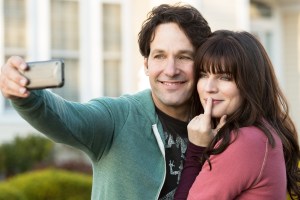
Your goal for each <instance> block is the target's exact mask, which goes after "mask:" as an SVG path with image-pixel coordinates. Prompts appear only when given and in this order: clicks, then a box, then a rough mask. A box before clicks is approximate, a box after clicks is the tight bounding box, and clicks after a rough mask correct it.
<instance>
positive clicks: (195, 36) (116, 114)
mask: <svg viewBox="0 0 300 200" xmlns="http://www.w3.org/2000/svg"><path fill="white" fill-rule="evenodd" d="M210 34H211V30H210V28H209V26H208V24H207V22H206V20H205V19H204V18H203V17H202V15H201V14H200V13H199V11H197V10H196V9H195V8H193V7H191V6H188V5H174V6H171V5H165V4H164V5H160V6H158V7H156V8H154V9H153V10H152V11H151V12H150V13H149V15H148V19H146V21H145V22H144V24H143V26H142V29H141V31H140V33H139V47H140V52H141V54H142V55H143V56H144V65H145V67H144V69H145V74H146V75H147V76H149V81H150V85H151V90H145V91H141V92H139V93H137V94H134V95H123V96H121V97H119V98H109V97H102V98H97V99H93V100H91V101H89V102H88V103H84V104H80V103H74V102H69V101H66V100H64V99H62V98H60V97H58V96H57V95H54V94H53V93H51V92H49V91H47V90H37V91H30V92H29V91H28V90H27V89H26V85H27V84H28V80H26V79H25V77H23V76H21V75H20V73H19V72H18V69H25V68H26V63H25V61H24V60H23V59H21V58H20V57H11V58H10V59H8V61H7V62H6V64H5V65H4V66H3V67H2V69H1V71H2V72H1V75H0V89H1V91H2V94H3V95H4V97H6V98H9V99H11V101H12V104H13V106H14V107H15V109H16V110H17V111H18V112H19V114H20V115H21V116H22V117H23V118H24V119H25V120H27V121H28V122H29V123H30V124H31V125H32V126H33V127H35V128H36V129H37V130H39V131H41V132H42V133H44V134H45V135H47V136H48V137H49V138H51V139H53V140H54V141H56V142H61V143H64V144H67V145H71V146H73V147H76V148H78V149H80V150H82V151H84V152H86V153H87V155H88V156H89V157H90V158H91V161H92V164H93V188H92V199H101V200H102V199H109V200H110V199H114V200H116V199H122V200H123V199H130V200H133V199H139V200H140V199H147V200H148V199H173V195H174V192H175V190H176V187H177V184H178V181H179V178H180V173H181V169H182V165H183V162H184V153H185V150H186V143H187V130H186V126H187V123H188V121H189V119H191V118H192V117H193V116H194V115H195V114H194V113H193V112H191V109H190V104H191V101H192V96H193V94H194V91H195V80H194V66H193V65H194V61H193V57H194V52H195V50H196V49H197V48H198V47H199V46H200V45H201V44H202V42H203V41H204V39H205V38H206V37H208V36H209V35H210Z"/></svg>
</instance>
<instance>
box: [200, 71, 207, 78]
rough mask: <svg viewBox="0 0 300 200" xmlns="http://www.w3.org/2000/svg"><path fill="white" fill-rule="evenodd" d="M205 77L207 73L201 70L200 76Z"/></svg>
mask: <svg viewBox="0 0 300 200" xmlns="http://www.w3.org/2000/svg"><path fill="white" fill-rule="evenodd" d="M205 77H207V74H206V73H204V72H201V73H200V75H199V78H205Z"/></svg>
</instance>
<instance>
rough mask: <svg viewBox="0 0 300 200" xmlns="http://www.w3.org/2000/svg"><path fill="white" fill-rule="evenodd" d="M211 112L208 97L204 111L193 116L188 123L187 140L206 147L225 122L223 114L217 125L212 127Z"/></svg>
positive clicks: (210, 102)
mask: <svg viewBox="0 0 300 200" xmlns="http://www.w3.org/2000/svg"><path fill="white" fill-rule="evenodd" d="M211 112H212V99H211V98H208V99H207V103H206V106H205V108H204V113H203V114H200V115H198V116H196V117H194V118H193V119H192V120H191V121H190V123H189V124H188V127H187V128H188V137H189V141H190V142H191V143H193V144H194V145H197V146H202V147H207V146H208V145H209V144H210V142H211V140H212V139H213V138H214V136H215V135H216V134H217V133H218V131H219V129H220V128H221V127H222V126H223V125H224V124H225V123H226V115H223V116H222V117H221V119H220V122H219V124H218V125H217V127H216V128H215V129H212V123H211Z"/></svg>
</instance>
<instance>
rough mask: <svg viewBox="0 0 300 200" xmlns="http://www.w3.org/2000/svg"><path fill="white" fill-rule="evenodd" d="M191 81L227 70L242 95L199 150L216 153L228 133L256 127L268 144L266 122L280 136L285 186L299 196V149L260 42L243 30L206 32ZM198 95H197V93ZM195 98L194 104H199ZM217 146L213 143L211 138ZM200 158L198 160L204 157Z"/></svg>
mask: <svg viewBox="0 0 300 200" xmlns="http://www.w3.org/2000/svg"><path fill="white" fill-rule="evenodd" d="M195 67H196V69H195V70H196V80H197V81H198V79H199V75H200V72H203V71H204V72H207V71H208V72H211V73H228V74H230V75H231V76H232V77H233V79H234V81H235V83H236V84H237V87H238V89H239V91H240V94H241V96H242V98H243V102H242V105H241V106H240V108H239V109H238V110H237V111H235V112H234V113H233V114H231V115H229V116H227V119H226V121H227V122H226V124H225V125H224V126H223V127H222V128H221V130H220V131H219V132H218V134H217V135H216V137H215V138H214V139H213V141H212V142H211V144H210V146H209V147H208V149H207V152H206V154H205V159H207V160H208V161H209V159H208V158H209V156H210V155H215V154H220V153H221V152H223V151H224V150H225V149H226V148H227V147H228V145H230V142H231V132H232V131H233V132H234V133H235V134H237V133H238V129H239V128H241V127H245V126H256V127H258V128H260V129H261V130H262V131H263V132H264V133H265V135H266V136H267V137H268V140H269V142H270V144H271V145H272V146H273V147H274V146H275V145H276V144H275V141H274V138H273V136H272V134H271V132H270V126H271V127H272V129H273V130H275V132H276V134H278V136H279V137H280V139H281V141H282V145H283V152H284V158H285V165H286V176H287V190H288V192H289V194H290V196H291V197H292V198H293V197H294V198H295V197H297V198H298V199H299V198H300V185H299V183H300V170H299V168H298V164H299V160H300V151H299V144H298V138H297V131H296V129H295V126H294V124H293V122H292V120H291V118H290V116H289V110H288V104H287V101H286V99H285V97H284V95H283V93H282V91H281V89H280V88H279V84H278V81H277V78H276V76H275V72H274V69H273V66H272V63H271V61H270V59H269V57H268V55H267V53H266V51H265V49H264V47H263V46H262V44H261V43H260V42H259V41H258V40H257V39H256V38H255V37H254V36H253V35H252V34H250V33H248V32H233V31H227V30H219V31H216V32H214V33H213V34H212V36H211V37H209V38H208V39H207V40H206V41H205V42H204V43H203V45H201V47H200V48H199V49H198V50H197V52H196V55H195ZM198 98H199V97H198ZM199 104H200V102H199V99H198V101H197V103H196V104H195V105H194V107H195V108H196V107H197V108H196V109H198V107H200V105H199ZM218 142H220V145H218V146H217V147H215V145H216V143H218ZM205 159H204V160H205Z"/></svg>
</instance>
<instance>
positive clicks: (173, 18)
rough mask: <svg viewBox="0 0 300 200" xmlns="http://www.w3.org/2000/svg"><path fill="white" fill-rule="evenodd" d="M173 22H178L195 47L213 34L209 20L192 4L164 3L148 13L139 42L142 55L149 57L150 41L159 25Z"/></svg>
mask: <svg viewBox="0 0 300 200" xmlns="http://www.w3.org/2000/svg"><path fill="white" fill-rule="evenodd" d="M171 22H174V23H176V24H177V25H178V26H179V27H180V28H181V29H182V30H183V32H184V33H185V34H186V36H187V37H188V38H189V40H190V41H191V43H192V45H193V46H194V48H195V49H197V48H198V47H199V46H200V45H201V44H202V43H203V41H204V39H205V38H207V37H208V36H209V35H210V34H211V30H210V27H209V26H208V23H207V21H206V20H205V19H204V18H203V17H202V15H201V14H200V12H199V11H198V10H197V9H196V8H194V7H192V6H190V5H181V4H175V5H167V4H162V5H160V6H158V7H155V8H153V9H152V11H151V12H149V13H148V15H147V19H146V20H145V21H144V23H143V25H142V28H141V31H140V32H139V39H138V43H139V48H140V52H141V54H142V56H144V57H145V58H148V56H149V54H150V43H151V42H152V41H153V39H154V37H155V35H154V34H155V30H156V28H157V26H159V25H160V24H165V23H171ZM174 42H176V41H174Z"/></svg>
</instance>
